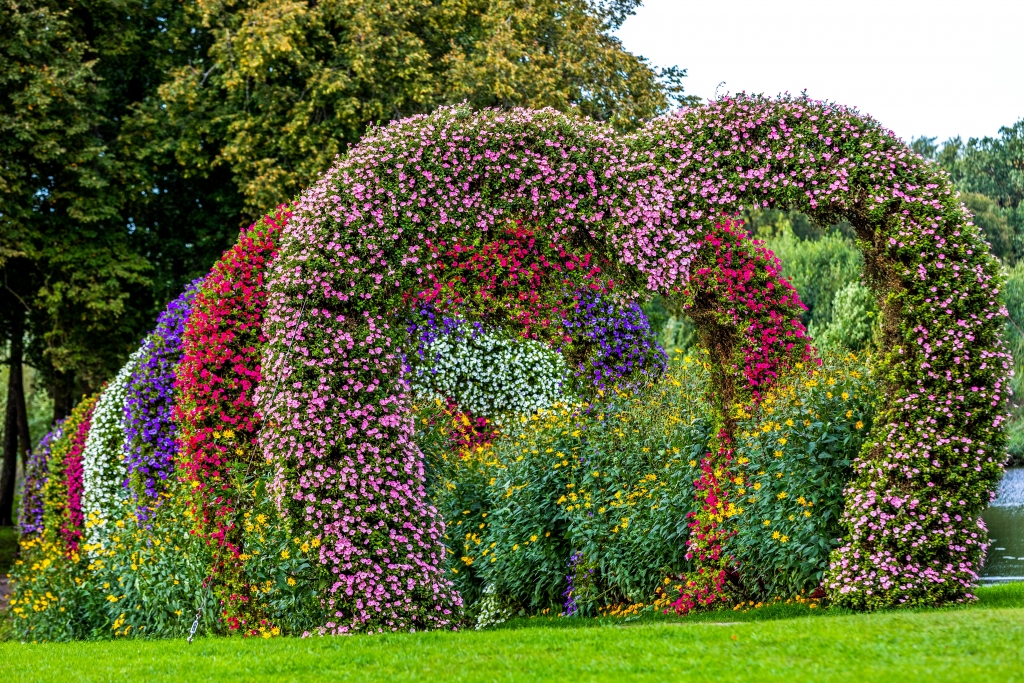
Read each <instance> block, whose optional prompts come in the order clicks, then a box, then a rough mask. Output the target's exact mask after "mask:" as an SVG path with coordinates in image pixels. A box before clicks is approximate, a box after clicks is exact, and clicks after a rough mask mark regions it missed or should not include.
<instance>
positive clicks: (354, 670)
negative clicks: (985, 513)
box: [0, 584, 1024, 683]
mask: <svg viewBox="0 0 1024 683" xmlns="http://www.w3.org/2000/svg"><path fill="white" fill-rule="evenodd" d="M979 596H980V597H981V601H980V602H979V604H977V605H975V606H972V607H970V608H966V609H945V610H921V611H899V612H888V613H881V614H838V615H837V614H834V613H830V612H828V611H825V612H821V611H820V610H813V611H812V610H808V609H806V608H804V607H798V606H785V605H783V606H777V607H775V608H771V609H766V610H751V611H750V612H746V613H735V612H732V611H729V612H719V613H715V614H711V615H704V616H701V617H700V618H699V619H674V620H659V621H648V622H642V621H641V622H623V621H609V620H593V619H589V620H568V619H562V620H555V621H553V622H548V621H547V620H546V619H545V620H537V619H534V620H519V621H518V622H515V623H513V624H510V625H509V626H510V627H509V628H503V629H499V630H494V631H486V632H465V633H436V632H435V633H418V634H397V635H386V636H357V637H352V638H311V639H306V640H302V639H294V638H282V639H277V640H270V641H260V640H247V641H246V640H240V639H230V640H229V639H203V640H197V641H196V642H195V643H193V644H192V645H187V644H186V643H185V642H183V641H143V640H128V641H117V642H101V643H71V644H64V645H22V644H19V643H0V679H3V680H16V681H53V680H69V681H70V680H73V681H76V682H77V681H117V682H118V683H121V682H123V681H136V680H137V681H299V680H331V681H352V680H389V681H390V680H409V681H414V680H415V681H418V680H437V681H519V680H522V681H558V682H559V683H574V682H575V681H603V680H608V681H617V680H626V679H628V680H639V681H666V680H697V681H703V680H707V681H718V680H722V681H748V680H749V681H770V680H779V681H800V682H803V681H863V680H877V681H913V682H914V683H926V682H927V683H930V682H932V681H1020V682H1024V584H1016V585H1010V586H1000V587H996V588H987V589H982V590H981V591H979ZM740 619H744V620H745V621H740ZM572 623H575V624H576V625H577V626H584V625H586V626H590V628H564V626H567V625H570V624H572Z"/></svg>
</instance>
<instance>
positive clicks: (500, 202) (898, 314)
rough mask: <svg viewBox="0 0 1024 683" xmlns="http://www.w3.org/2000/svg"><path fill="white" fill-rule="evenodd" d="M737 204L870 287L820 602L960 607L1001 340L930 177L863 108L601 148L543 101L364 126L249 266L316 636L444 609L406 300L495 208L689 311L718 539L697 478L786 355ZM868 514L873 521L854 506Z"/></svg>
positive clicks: (804, 112)
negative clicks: (417, 437) (702, 355)
mask: <svg viewBox="0 0 1024 683" xmlns="http://www.w3.org/2000/svg"><path fill="white" fill-rule="evenodd" d="M754 205H756V206H758V207H778V208H795V209H799V210H802V211H804V212H806V213H809V214H810V215H811V217H812V218H814V219H816V220H818V221H820V222H823V223H831V222H834V221H835V220H836V219H838V218H844V217H845V218H848V219H849V220H850V222H851V224H852V225H854V227H855V229H856V230H857V231H858V234H859V235H860V237H861V238H862V239H861V240H860V241H859V242H858V243H859V244H860V246H861V247H862V248H863V249H864V250H865V251H866V255H865V256H866V258H865V260H866V262H867V264H868V269H867V273H868V276H869V282H870V284H871V285H872V286H873V287H874V288H875V292H876V296H878V297H879V299H880V303H881V309H882V317H881V319H882V321H883V324H882V334H883V337H884V339H885V343H884V345H883V351H882V353H881V354H879V356H878V357H877V358H876V361H875V362H876V368H875V369H876V371H877V374H878V375H879V376H880V377H883V378H885V379H884V380H883V382H884V383H885V389H884V397H885V398H884V401H885V406H883V407H882V408H881V409H880V410H879V411H878V414H877V419H876V421H875V422H874V424H873V425H872V431H871V434H870V435H869V436H868V438H867V439H866V443H867V444H871V445H870V446H865V450H864V451H863V452H862V454H861V458H860V459H859V461H858V463H857V464H856V466H855V468H854V471H855V479H854V482H853V483H852V484H851V486H850V488H849V489H848V494H847V501H846V502H847V505H846V510H847V512H846V525H847V531H848V532H849V542H848V543H844V545H843V546H842V547H840V548H839V549H837V550H836V554H835V557H834V558H833V561H832V570H831V573H830V574H829V578H828V579H827V580H826V581H827V583H828V585H829V590H830V593H831V595H832V596H833V597H834V598H835V599H837V600H840V601H842V602H843V603H844V604H849V605H852V606H858V607H877V606H888V605H897V604H921V603H941V602H946V601H956V600H963V599H966V598H967V597H968V593H967V591H968V590H969V589H970V586H971V584H972V582H973V581H974V580H976V578H977V575H976V571H975V570H976V569H977V568H978V566H979V561H980V559H981V557H982V554H983V551H984V541H983V532H982V535H979V531H978V530H977V529H976V527H973V522H971V521H970V520H973V519H974V517H975V516H976V515H977V513H978V512H980V510H981V507H982V506H983V505H984V504H985V503H986V502H987V499H988V496H989V494H990V492H991V491H992V490H993V488H994V486H995V483H996V482H997V481H998V479H999V477H1000V475H1001V470H1000V460H1001V459H1002V458H1001V455H1000V453H1001V449H1002V445H1003V443H1004V441H1005V435H1004V434H1003V429H1002V424H1003V422H1004V421H1005V419H1006V417H1005V405H1006V398H1007V388H1006V375H1007V371H1008V354H1007V353H1006V352H1005V348H1004V346H1003V344H1002V340H1001V338H1000V335H1001V331H1002V320H1001V317H1002V316H1003V315H1005V313H1004V312H1003V311H1001V304H1000V300H999V296H998V292H999V287H1000V276H999V272H998V264H997V263H996V262H995V261H994V260H993V259H992V258H991V256H989V255H988V254H987V252H986V250H985V246H984V243H983V241H982V240H981V238H980V235H979V232H978V230H977V229H976V228H974V227H973V226H971V225H969V220H968V215H967V214H966V212H965V210H964V209H963V208H962V207H961V205H960V203H959V202H958V201H957V200H956V197H955V196H954V195H953V190H952V187H951V186H950V184H949V181H948V179H947V178H944V177H942V176H941V175H939V174H938V173H937V172H935V171H934V170H933V169H930V168H929V167H928V166H927V164H926V163H925V162H924V161H923V160H921V159H920V158H919V157H916V156H914V155H913V154H912V153H911V152H910V150H908V149H907V147H906V145H904V144H903V143H902V142H901V141H899V140H898V139H896V138H895V136H893V135H892V134H891V133H890V132H888V131H885V130H884V129H882V128H881V127H880V126H879V125H878V124H877V123H875V122H874V121H872V120H870V119H868V118H866V117H862V116H860V115H858V114H857V113H856V112H854V111H851V110H849V109H845V108H842V107H837V106H834V105H831V104H827V103H821V102H814V101H811V100H808V99H805V98H784V99H781V100H778V101H774V100H767V99H765V98H761V97H746V96H741V97H738V98H728V99H723V100H720V101H717V102H713V103H709V104H707V105H705V106H702V107H697V108H693V109H687V110H684V111H682V112H680V113H679V114H678V115H675V116H670V117H664V118H662V119H658V120H656V121H653V122H651V123H650V124H649V125H647V126H645V127H644V128H643V129H642V130H640V131H638V132H637V133H636V134H634V135H630V136H627V137H625V138H618V139H617V138H616V136H615V135H614V134H613V133H612V132H611V131H610V130H608V129H606V128H603V127H601V126H600V125H597V124H593V123H591V122H588V121H586V120H583V119H578V118H572V117H566V116H562V115H559V114H558V113H556V112H553V111H542V112H529V111H523V110H513V111H507V112H506V111H485V112H480V113H476V114H474V113H473V112H471V111H470V110H469V109H468V108H467V107H454V108H442V109H440V110H439V111H437V112H435V113H434V114H432V115H430V116H420V117H414V118H412V119H408V120H405V121H401V122H397V123H395V124H393V125H391V126H388V127H387V128H375V129H372V130H371V131H370V132H369V134H368V135H367V136H366V138H364V140H363V141H362V142H361V143H360V144H359V145H358V146H356V147H354V148H353V149H352V150H351V151H350V152H349V153H348V154H347V155H346V156H345V157H343V158H341V159H339V161H338V162H337V164H336V165H335V166H334V167H333V168H332V169H331V170H330V171H328V172H327V173H326V174H325V175H324V176H323V177H322V179H321V180H320V181H319V182H318V183H317V184H316V185H314V186H313V187H312V188H310V189H309V190H308V191H307V192H306V193H304V195H303V197H302V199H301V200H300V202H299V205H298V208H297V210H296V215H295V217H294V219H293V221H292V222H291V223H290V224H289V226H288V228H287V229H286V230H285V232H284V234H283V239H282V245H281V252H280V255H279V257H278V259H277V260H276V261H275V263H274V264H273V266H272V268H271V274H270V278H269V280H270V282H269V288H270V291H271V295H270V303H269V306H268V314H267V316H266V332H267V336H268V338H269V342H268V345H267V351H266V354H265V361H264V363H263V367H264V368H265V369H266V371H267V377H268V380H273V382H272V383H273V384H274V385H275V386H276V385H278V383H279V384H280V386H281V388H282V391H281V394H280V395H279V396H274V395H273V393H272V392H271V391H269V390H268V391H267V392H266V394H265V395H263V397H262V398H261V399H260V404H261V408H263V409H264V410H265V412H266V413H267V415H268V417H269V418H270V419H269V420H268V423H267V424H268V426H269V428H267V429H264V430H263V432H262V433H261V446H262V448H263V452H264V454H265V456H266V457H267V459H268V460H271V461H274V462H275V463H276V464H277V465H278V466H279V467H280V468H281V472H282V483H283V484H285V487H284V488H285V490H286V493H287V496H288V508H289V512H290V514H294V515H295V518H296V519H297V520H298V524H299V526H300V527H303V529H304V533H308V534H311V535H315V536H316V537H317V538H322V539H323V541H324V542H323V544H322V546H321V548H322V549H323V552H322V553H321V562H322V564H323V565H324V566H326V567H327V568H328V570H329V571H330V572H331V573H332V574H335V575H336V576H337V577H338V580H337V582H336V584H335V585H334V586H333V587H332V588H331V591H330V593H331V595H332V597H330V598H328V599H327V606H328V607H329V613H331V614H333V615H334V616H333V617H328V619H329V621H328V622H327V623H326V624H325V626H324V628H325V630H328V631H332V632H348V631H350V630H352V629H369V628H374V629H383V628H391V627H397V628H408V627H409V626H410V624H411V621H410V620H411V619H412V618H413V617H414V615H415V618H416V619H419V618H421V617H422V616H424V615H425V614H428V613H429V614H432V615H433V616H438V619H429V622H430V623H431V625H434V626H439V625H443V624H444V621H445V620H444V618H443V617H441V616H440V615H438V612H437V610H438V609H440V610H441V611H442V612H443V609H444V608H443V607H441V603H444V604H452V602H450V601H451V600H454V599H455V596H453V595H451V593H450V591H449V588H448V586H447V583H446V582H444V581H443V580H442V579H440V578H439V566H440V562H441V561H442V560H443V556H444V550H443V548H441V547H440V543H439V541H437V540H436V539H439V538H440V534H441V526H440V524H439V522H438V521H437V520H436V516H435V514H434V512H433V510H431V509H430V508H429V507H428V506H427V504H426V501H425V500H424V498H423V495H424V494H423V490H422V481H423V479H422V458H421V455H420V453H419V452H418V449H417V448H416V446H415V445H414V443H413V442H412V430H413V424H412V421H411V419H410V416H409V410H410V407H411V406H410V403H411V402H410V397H409V395H408V392H407V384H406V383H405V382H404V381H403V370H404V367H403V360H404V359H403V351H404V349H403V348H402V346H403V344H404V343H405V341H406V337H405V335H404V334H403V333H402V332H403V331H402V329H401V328H402V324H403V323H404V322H405V313H406V312H407V309H408V304H407V302H406V301H405V300H404V299H403V295H406V294H407V293H408V292H409V291H410V289H411V288H412V289H414V290H417V289H418V290H419V291H423V290H430V289H431V285H432V283H431V279H432V277H433V275H432V274H433V273H434V268H435V265H436V264H435V263H434V262H433V260H432V259H431V258H430V257H429V256H430V253H429V249H428V248H426V247H428V246H429V245H430V244H437V245H440V244H442V243H445V244H452V243H454V242H459V243H460V244H470V243H473V242H474V241H476V240H479V241H480V242H487V241H490V240H491V239H493V238H492V235H494V234H496V233H497V232H498V231H499V230H500V229H501V228H502V227H503V226H504V225H507V221H508V219H509V217H523V218H528V219H529V220H530V221H532V222H535V223H537V224H541V225H544V226H545V230H546V231H547V232H548V234H549V236H550V238H551V241H552V242H553V243H556V244H559V245H563V246H564V247H565V248H566V249H569V248H570V247H571V248H572V250H574V251H579V252H580V253H583V252H588V253H594V254H595V255H604V256H605V257H606V258H607V259H608V261H609V262H611V263H614V264H616V269H617V272H618V273H621V274H622V277H623V278H624V279H625V280H627V281H629V282H641V281H642V282H643V283H645V284H646V286H647V287H648V289H650V290H651V291H652V292H656V293H659V294H662V295H663V296H667V297H670V298H672V299H673V305H677V306H678V305H682V306H684V307H688V308H687V309H686V310H687V312H688V313H689V314H690V315H691V316H692V318H693V319H694V322H695V323H696V326H697V329H698V336H699V338H700V339H701V341H702V343H703V344H704V345H705V346H708V347H709V349H708V350H709V351H711V355H712V359H713V361H714V362H713V367H714V368H717V370H716V373H717V374H716V375H715V377H714V386H713V387H712V390H711V391H710V393H709V396H708V398H709V399H710V401H711V402H712V403H713V405H714V409H715V411H716V413H717V417H716V421H717V423H718V425H717V426H718V429H716V431H715V433H716V434H717V437H716V439H714V441H715V443H713V444H711V448H709V454H708V456H707V458H706V460H707V462H706V463H703V464H702V470H703V471H706V472H707V473H708V477H707V479H706V480H704V481H701V482H698V484H699V485H700V487H699V490H700V491H701V494H700V495H702V496H703V497H704V498H703V503H704V505H703V507H702V513H700V514H703V515H705V517H704V518H703V519H704V521H702V520H701V518H700V515H698V517H697V519H695V520H692V521H694V523H696V524H697V525H698V526H697V527H694V528H693V529H691V531H694V532H695V533H697V535H698V536H704V537H705V538H710V539H716V538H719V537H720V533H721V534H728V533H730V531H729V529H728V525H724V526H723V525H722V523H721V522H720V520H719V519H718V518H719V517H723V516H722V515H720V514H719V513H718V509H719V508H720V507H721V508H724V509H726V510H727V509H728V505H730V504H735V502H734V501H729V500H728V492H727V491H724V490H722V489H721V487H718V486H717V485H716V482H717V480H718V479H719V478H721V477H727V476H729V474H730V470H731V469H732V467H733V464H732V448H733V445H732V435H733V431H734V429H735V416H734V412H735V410H736V408H737V405H738V406H740V407H744V406H751V405H754V404H756V402H757V400H758V397H759V396H761V395H763V394H764V392H765V391H766V390H767V389H768V388H770V387H771V385H772V384H773V383H774V382H775V381H776V379H775V378H776V377H777V376H778V374H779V372H780V371H781V370H783V369H785V367H786V366H788V365H790V364H792V363H793V362H795V361H797V360H798V359H800V358H803V357H806V356H807V355H808V353H809V349H808V346H807V338H806V334H805V333H804V331H803V329H802V327H800V325H799V321H798V312H799V308H800V306H799V301H798V299H796V297H795V295H794V294H793V292H792V289H791V288H789V287H787V286H786V284H785V282H784V278H782V276H781V274H780V273H779V272H778V267H777V264H776V263H775V262H774V259H772V258H771V257H770V255H769V254H768V253H767V252H763V251H759V247H758V246H757V245H754V244H752V243H751V242H749V240H747V239H746V238H745V235H743V234H742V231H737V230H736V229H735V226H733V225H732V224H731V223H730V221H729V216H732V215H735V213H736V212H737V211H739V210H740V209H741V208H742V207H744V206H754ZM438 277H439V278H440V277H441V276H440V275H439V276H438ZM303 316H305V317H303ZM536 327H537V326H536V325H534V326H533V327H531V333H532V332H533V330H534V329H536ZM541 327H543V326H541ZM910 444H913V445H912V446H911V445H910ZM385 492H387V493H386V494H385ZM385 495H386V496H387V498H386V500H387V502H386V504H385V503H383V502H382V500H384V499H385ZM382 506H386V511H384V509H383V508H382ZM950 507H954V508H955V509H954V510H953V512H954V514H953V515H952V516H950V515H947V514H946V512H944V510H946V509H947V508H950ZM368 510H372V512H368ZM882 514H884V515H885V517H884V518H879V519H884V521H885V526H884V528H883V527H882V526H880V522H879V523H876V522H873V521H869V522H866V523H861V522H860V521H859V520H861V519H866V520H874V519H876V518H878V516H879V515H882ZM922 514H923V515H924V517H925V518H924V519H923V520H922V519H921V515H922ZM890 520H895V521H894V522H893V523H892V524H890V523H889V521H890ZM704 522H708V523H709V524H710V523H714V524H716V525H719V526H716V527H710V526H708V527H703V528H701V527H700V525H702V524H704ZM907 525H909V526H907ZM876 527H877V528H876ZM902 528H910V529H914V530H915V534H916V538H915V539H908V538H906V537H905V536H904V535H903V534H902V533H897V532H896V531H894V530H895V529H902ZM410 536H411V537H412V540H411V541H410V540H409V539H410ZM399 537H401V538H402V540H397V539H398V538H399ZM695 550H696V552H694V557H695V558H697V559H700V558H708V559H707V560H706V561H707V563H708V564H707V565H706V566H702V567H700V570H701V571H698V573H697V575H696V576H695V577H694V579H695V580H696V579H697V578H698V577H703V578H701V579H699V580H700V581H701V582H703V586H698V587H697V590H696V591H694V596H696V597H697V598H699V599H698V602H701V603H704V602H705V601H706V599H708V598H710V599H711V600H712V601H715V600H717V599H719V597H722V596H723V593H722V590H723V589H724V582H723V580H722V579H723V576H724V574H723V573H722V572H724V571H725V569H724V566H723V563H727V562H728V558H725V557H724V556H723V554H722V552H721V544H720V542H719V541H717V540H713V541H712V542H711V543H709V545H707V546H706V547H698V548H696V549H695ZM410 552H411V553H412V556H410V554H409V553H410ZM401 557H404V558H405V560H403V561H402V562H396V558H401ZM414 558H415V559H414ZM862 558H866V559H862ZM406 561H408V562H406ZM367 564H369V565H370V566H372V567H374V568H373V569H365V570H364V569H363V567H365V566H367ZM875 567H881V568H882V570H881V571H880V572H875V571H874V568H875ZM378 568H379V569H378ZM401 585H405V586H409V587H413V586H418V587H420V588H421V589H422V590H423V596H424V597H417V598H416V599H415V600H413V599H412V598H411V597H409V591H412V590H413V589H412V588H408V589H400V592H399V589H395V588H394V586H401ZM380 594H386V595H387V596H388V602H389V603H390V606H389V607H388V608H387V609H385V610H384V611H383V612H382V611H381V610H380V609H378V608H379V606H380V600H379V599H378V598H377V597H375V596H377V595H380ZM691 597H693V596H691ZM396 602H397V603H398V605H399V606H398V607H395V603H396ZM435 608H437V609H435ZM330 610H333V611H330ZM425 610H426V611H425ZM431 610H433V611H431ZM417 625H418V624H417Z"/></svg>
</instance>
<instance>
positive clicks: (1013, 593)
mask: <svg viewBox="0 0 1024 683" xmlns="http://www.w3.org/2000/svg"><path fill="white" fill-rule="evenodd" d="M975 594H976V595H977V596H978V600H977V602H973V603H969V604H965V605H948V606H946V607H939V608H935V607H914V608H902V609H896V610H887V611H893V612H934V611H939V610H962V609H1012V608H1024V583H1006V584H1002V585H996V586H984V587H980V588H978V589H977V590H976V591H975ZM850 614H857V612H855V611H853V610H850V609H846V608H841V607H820V606H819V607H815V608H811V607H810V606H809V605H807V604H798V603H793V602H786V601H780V602H775V603H768V604H765V605H762V606H761V607H756V606H751V605H747V606H745V607H740V609H733V608H726V609H719V610H712V611H709V612H696V613H694V614H688V615H686V616H678V615H676V614H675V613H674V612H672V611H671V610H669V613H668V614H665V613H663V612H655V611H647V612H642V613H640V614H639V615H637V616H635V617H626V618H622V617H557V616H555V617H548V616H533V617H518V618H515V619H509V620H508V621H507V622H505V623H503V624H501V625H500V626H498V627H496V628H497V629H503V630H515V629H523V628H536V627H547V628H592V627H599V626H628V625H631V624H651V623H659V624H664V623H678V624H701V623H706V624H709V625H720V624H732V623H737V622H747V621H777V620H780V619H802V618H819V617H838V616H844V615H850Z"/></svg>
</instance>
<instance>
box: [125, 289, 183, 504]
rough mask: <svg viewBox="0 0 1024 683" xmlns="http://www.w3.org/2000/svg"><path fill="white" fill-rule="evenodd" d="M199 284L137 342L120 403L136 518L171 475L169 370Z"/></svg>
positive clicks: (171, 383)
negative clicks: (137, 350)
mask: <svg viewBox="0 0 1024 683" xmlns="http://www.w3.org/2000/svg"><path fill="white" fill-rule="evenodd" d="M200 282H201V280H196V281H194V282H192V283H190V284H189V285H188V287H186V288H185V291H184V292H182V293H181V295H179V296H178V298H177V299H175V300H174V301H172V302H171V303H170V304H168V306H167V308H166V310H164V312H163V313H161V314H160V316H159V317H158V318H157V324H156V329H155V330H153V332H151V333H150V334H149V336H147V337H146V340H145V341H144V342H143V349H144V351H143V353H142V357H141V358H140V359H139V365H138V367H137V368H136V369H135V372H134V373H133V374H132V379H131V382H130V383H129V385H128V398H127V400H126V402H125V406H124V411H125V413H124V414H125V417H124V427H125V464H126V467H127V470H128V477H129V481H130V482H131V485H132V489H133V491H134V494H135V498H136V500H138V501H140V514H141V513H142V510H143V506H144V504H145V503H147V502H152V501H155V500H156V498H157V496H158V494H159V493H160V492H161V490H162V488H163V484H162V482H164V481H165V480H166V479H167V478H168V477H169V476H171V473H172V472H173V471H174V460H175V455H176V454H177V443H176V440H175V438H176V437H175V433H176V429H177V428H176V426H175V424H174V421H173V419H172V418H173V413H174V376H175V367H176V366H177V364H178V362H179V361H180V360H181V335H182V333H183V332H184V330H185V322H186V320H188V315H189V311H190V309H191V305H192V299H193V297H194V296H195V293H196V290H197V289H198V286H199V283H200Z"/></svg>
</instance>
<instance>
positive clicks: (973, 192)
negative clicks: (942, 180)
mask: <svg viewBox="0 0 1024 683" xmlns="http://www.w3.org/2000/svg"><path fill="white" fill-rule="evenodd" d="M911 147H912V148H913V149H914V151H916V152H917V153H918V154H921V155H922V156H923V157H925V158H926V159H932V160H934V161H935V162H936V163H938V164H939V165H940V166H941V167H942V168H943V169H945V170H946V171H947V172H948V173H949V174H950V177H951V178H952V180H953V182H954V183H955V184H956V187H957V189H959V190H960V192H961V193H962V196H961V199H962V200H963V202H964V203H965V204H967V208H968V209H970V210H971V213H973V214H974V218H975V220H974V222H975V225H977V226H978V227H980V228H981V230H982V232H983V234H984V236H985V239H986V240H987V241H988V242H989V244H990V245H991V247H992V253H993V254H995V255H996V256H998V257H999V258H1000V259H1001V260H1002V261H1003V263H1004V264H1006V265H1010V266H1012V265H1013V264H1014V263H1016V261H1018V260H1020V259H1021V258H1022V257H1024V119H1021V120H1020V121H1017V123H1015V124H1013V125H1012V126H1004V127H1002V128H1000V129H999V136H998V137H984V138H980V139H979V138H971V139H969V140H967V141H966V142H964V141H963V140H962V139H961V138H959V137H956V138H953V139H951V140H947V141H946V142H945V143H943V144H942V145H937V144H936V143H935V138H917V139H916V140H914V141H912V142H911ZM1008 240H1010V241H1011V242H1012V243H1011V244H1008V243H1007V241H1008Z"/></svg>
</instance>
